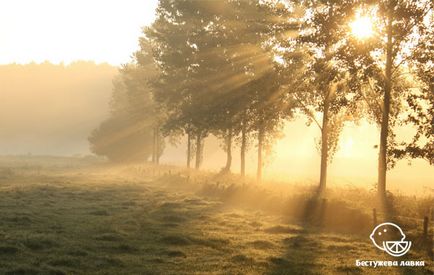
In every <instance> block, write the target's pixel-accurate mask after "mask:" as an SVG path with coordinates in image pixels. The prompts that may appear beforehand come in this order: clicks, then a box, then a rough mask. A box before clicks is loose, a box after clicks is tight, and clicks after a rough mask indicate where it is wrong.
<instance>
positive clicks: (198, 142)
mask: <svg viewBox="0 0 434 275" xmlns="http://www.w3.org/2000/svg"><path fill="white" fill-rule="evenodd" d="M201 149H202V137H201V135H200V132H198V133H197V134H196V166H195V168H196V170H199V168H200V163H201V151H202V150H201Z"/></svg>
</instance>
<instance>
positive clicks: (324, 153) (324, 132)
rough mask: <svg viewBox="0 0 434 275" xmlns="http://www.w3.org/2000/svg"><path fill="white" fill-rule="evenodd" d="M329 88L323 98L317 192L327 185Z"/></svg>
mask: <svg viewBox="0 0 434 275" xmlns="http://www.w3.org/2000/svg"><path fill="white" fill-rule="evenodd" d="M329 107H330V90H329V89H328V90H327V92H326V95H325V98H324V110H323V116H322V126H321V127H322V128H321V170H320V177H319V192H320V193H322V192H324V190H325V188H326V185H327V162H328V142H329V139H328V124H329Z"/></svg>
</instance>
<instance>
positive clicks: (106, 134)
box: [89, 64, 164, 162]
mask: <svg viewBox="0 0 434 275" xmlns="http://www.w3.org/2000/svg"><path fill="white" fill-rule="evenodd" d="M146 75H147V74H146V71H144V70H142V69H141V68H139V67H138V66H137V65H136V64H127V65H124V66H123V67H122V68H121V69H120V75H119V76H118V77H117V78H116V79H115V80H114V81H113V85H114V89H113V95H112V100H111V102H110V110H111V112H110V117H109V118H108V119H107V120H105V121H104V122H103V123H102V124H101V125H100V126H99V127H98V128H97V129H95V130H94V131H93V132H92V133H91V135H90V137H89V142H90V144H91V151H92V152H94V153H95V154H97V155H102V156H106V157H108V158H109V159H110V160H111V161H116V162H119V161H139V160H146V159H148V157H149V156H150V155H153V154H155V153H156V154H158V155H161V154H162V151H163V149H164V143H160V144H159V146H158V151H157V152H155V151H154V150H155V144H154V142H153V135H154V133H153V127H152V125H153V120H154V103H153V101H152V97H151V92H150V90H149V88H148V86H147V80H146V77H144V76H146Z"/></svg>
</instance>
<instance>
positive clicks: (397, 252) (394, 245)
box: [383, 241, 411, 257]
mask: <svg viewBox="0 0 434 275" xmlns="http://www.w3.org/2000/svg"><path fill="white" fill-rule="evenodd" d="M383 247H384V250H385V251H386V252H387V254H389V255H391V256H394V257H399V256H402V255H404V254H405V253H407V252H408V250H410V247H411V242H410V241H387V242H383Z"/></svg>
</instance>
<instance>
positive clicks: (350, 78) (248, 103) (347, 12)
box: [89, 0, 434, 199]
mask: <svg viewBox="0 0 434 275" xmlns="http://www.w3.org/2000/svg"><path fill="white" fill-rule="evenodd" d="M361 16H367V17H369V18H371V20H372V21H373V27H374V32H373V35H371V36H368V37H358V36H357V35H356V34H355V33H353V32H352V31H351V22H352V21H354V20H356V19H357V18H358V17H361ZM432 19H433V2H432V1H429V0H380V1H360V0H339V1H335V0H315V1H313V0H303V1H291V0H290V1H277V0H267V1H260V0H222V1H194V0H176V1H175V0H160V2H159V5H158V8H157V10H156V19H155V21H154V23H153V24H152V25H151V26H149V27H146V28H144V31H143V36H142V37H140V40H139V41H140V50H139V51H137V52H136V53H134V55H133V57H134V58H133V61H132V62H131V63H130V64H126V65H124V66H123V67H122V69H121V70H120V76H119V77H118V79H116V80H115V82H114V92H113V100H112V103H111V110H112V112H111V117H110V118H109V119H108V120H107V121H105V122H103V123H102V124H101V126H100V127H99V128H98V129H96V130H95V131H94V132H93V133H92V135H91V136H90V138H89V139H90V142H91V146H92V150H93V152H95V153H97V154H100V155H106V156H108V157H109V158H110V159H112V160H125V159H131V158H135V159H148V158H149V157H151V158H152V162H154V163H158V162H159V158H160V156H161V154H162V153H163V150H164V144H165V143H164V140H165V139H164V138H165V137H170V140H172V141H176V140H177V139H179V138H180V137H182V136H187V149H186V151H187V155H186V165H187V167H188V168H190V167H191V166H192V161H193V160H194V167H195V168H196V169H199V168H200V165H201V162H202V160H203V157H204V156H203V146H204V142H205V138H206V137H207V136H208V135H210V134H213V135H215V136H217V137H218V138H220V139H221V140H222V142H223V144H224V146H223V147H224V150H225V152H226V156H227V157H226V165H225V166H224V167H223V169H222V171H223V172H229V171H230V170H231V167H232V149H233V147H234V146H239V147H240V154H241V155H240V157H241V163H240V173H241V175H242V176H244V175H245V155H246V150H247V149H248V148H249V147H251V146H256V150H257V154H258V162H257V178H258V180H260V179H261V176H262V167H263V153H264V150H266V149H267V148H269V147H270V146H271V145H272V143H273V141H275V140H276V138H278V137H279V134H280V133H281V131H282V127H283V123H284V121H288V120H292V119H294V118H295V117H298V116H301V115H302V116H305V117H307V118H308V120H309V123H310V124H314V125H315V127H318V130H319V133H320V135H321V138H320V141H319V143H318V149H319V152H320V154H321V165H320V179H319V188H318V190H319V192H320V193H321V192H322V191H324V190H325V188H326V181H327V165H328V164H329V163H330V162H331V161H332V159H333V155H334V153H335V152H336V149H337V145H338V142H339V135H340V132H341V130H342V128H343V127H344V125H345V123H346V122H348V121H359V120H360V119H361V118H367V119H369V121H370V122H372V123H373V124H376V125H378V127H379V128H380V132H381V133H380V137H379V154H378V155H379V157H378V183H377V184H378V186H377V188H378V194H379V196H380V198H383V199H384V198H385V197H386V173H387V170H388V169H391V168H392V167H393V166H394V164H395V163H396V161H397V160H399V159H402V158H423V159H426V160H427V161H429V162H430V164H434V90H433V89H434V84H433V82H434V63H433V57H434V34H433V32H434V31H433V30H434V28H433V20H432ZM402 126H407V127H410V128H411V129H412V131H413V133H414V135H413V138H411V139H409V140H399V139H398V138H397V136H396V130H397V129H398V128H399V127H402ZM125 144H127V145H128V148H130V150H123V148H124V147H125V146H124V145H125ZM134 144H135V145H136V146H131V145H134Z"/></svg>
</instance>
